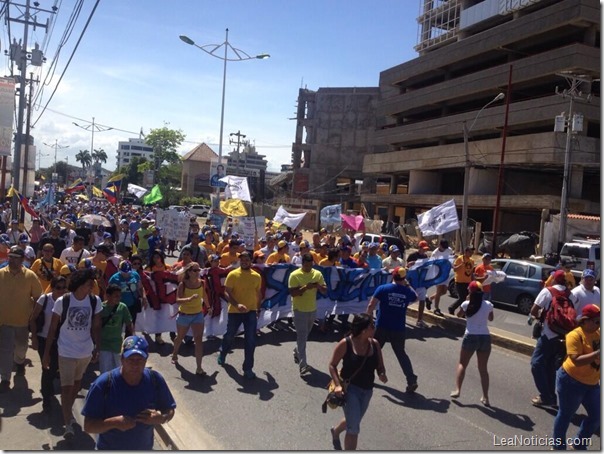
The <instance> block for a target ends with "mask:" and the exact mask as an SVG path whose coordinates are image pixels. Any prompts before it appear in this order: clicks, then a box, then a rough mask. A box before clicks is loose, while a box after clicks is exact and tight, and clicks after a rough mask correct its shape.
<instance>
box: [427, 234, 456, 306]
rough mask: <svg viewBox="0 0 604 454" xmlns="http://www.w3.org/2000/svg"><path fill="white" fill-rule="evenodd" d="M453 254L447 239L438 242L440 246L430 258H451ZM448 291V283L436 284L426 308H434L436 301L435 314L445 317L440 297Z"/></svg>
mask: <svg viewBox="0 0 604 454" xmlns="http://www.w3.org/2000/svg"><path fill="white" fill-rule="evenodd" d="M452 255H453V251H452V250H451V248H450V247H449V242H448V241H447V240H444V239H443V240H440V242H439V243H438V247H437V248H436V249H435V250H434V251H433V252H432V255H431V256H430V258H431V259H432V260H442V259H444V260H449V258H450V257H451V256H452ZM446 293H447V283H446V282H445V283H443V284H438V285H437V286H436V291H435V292H434V294H433V295H431V296H430V297H428V299H427V300H426V308H427V309H428V310H430V309H431V308H432V303H434V312H433V313H434V315H438V316H439V317H443V313H442V312H441V310H440V298H441V297H442V296H443V295H445V294H446Z"/></svg>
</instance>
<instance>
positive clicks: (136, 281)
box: [109, 256, 148, 325]
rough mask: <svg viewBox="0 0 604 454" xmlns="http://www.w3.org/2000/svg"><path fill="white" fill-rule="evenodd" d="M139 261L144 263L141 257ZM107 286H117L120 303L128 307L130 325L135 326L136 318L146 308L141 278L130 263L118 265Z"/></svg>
mask: <svg viewBox="0 0 604 454" xmlns="http://www.w3.org/2000/svg"><path fill="white" fill-rule="evenodd" d="M139 257H140V261H141V262H142V263H144V258H143V256H139ZM109 284H117V285H119V287H120V288H121V290H122V299H121V301H122V302H123V303H124V304H125V305H126V306H128V310H129V311H130V315H131V317H132V324H133V325H136V316H137V314H138V313H139V312H141V311H142V309H143V307H147V304H148V303H147V297H146V296H145V291H144V289H143V284H142V282H141V277H140V276H139V274H138V273H137V272H136V271H134V270H133V269H132V263H130V262H129V261H127V260H125V261H123V262H122V263H120V266H119V271H118V272H117V273H115V274H114V275H113V276H111V278H110V279H109Z"/></svg>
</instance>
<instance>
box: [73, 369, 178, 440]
mask: <svg viewBox="0 0 604 454" xmlns="http://www.w3.org/2000/svg"><path fill="white" fill-rule="evenodd" d="M153 373H154V374H155V378H153V379H152V378H151V371H150V370H149V369H145V370H144V371H143V378H142V380H141V382H140V383H139V384H138V385H135V386H130V385H129V384H127V383H126V382H125V380H124V379H123V377H122V375H121V373H120V368H119V367H118V368H117V369H113V370H112V371H109V372H105V373H104V374H101V375H100V376H99V377H98V378H97V379H96V380H95V381H94V382H93V383H92V385H91V386H90V390H89V391H88V394H87V396H86V401H85V402H84V408H83V409H82V414H83V415H84V416H87V417H88V418H92V419H106V418H111V417H112V416H120V415H124V416H130V417H131V418H135V417H136V415H138V414H139V413H140V412H141V411H142V410H146V409H151V410H159V411H161V412H162V413H163V412H165V411H167V410H169V409H170V408H176V402H175V401H174V397H172V393H171V392H170V390H169V389H168V385H167V384H166V381H165V380H164V378H163V377H162V376H161V375H160V374H159V372H153ZM109 374H112V375H111V382H110V383H109ZM97 449H119V450H122V451H127V450H140V449H144V450H147V451H151V450H152V449H153V426H151V425H148V424H142V423H137V424H136V426H135V427H133V428H132V429H130V430H126V431H124V432H122V431H121V430H118V429H111V430H108V431H107V432H105V433H102V434H99V438H98V441H97Z"/></svg>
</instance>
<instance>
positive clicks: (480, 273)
mask: <svg viewBox="0 0 604 454" xmlns="http://www.w3.org/2000/svg"><path fill="white" fill-rule="evenodd" d="M491 259H492V256H491V254H489V253H488V252H487V253H486V254H483V255H482V263H481V264H480V265H476V267H475V268H474V279H475V280H476V281H477V282H480V283H481V284H482V283H483V282H484V281H485V280H486V279H487V277H488V275H489V271H495V268H493V265H491ZM482 295H483V297H484V299H485V300H487V301H491V284H487V285H483V286H482Z"/></svg>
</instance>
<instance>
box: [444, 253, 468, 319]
mask: <svg viewBox="0 0 604 454" xmlns="http://www.w3.org/2000/svg"><path fill="white" fill-rule="evenodd" d="M473 253H474V248H473V247H471V246H466V248H465V249H464V252H463V254H462V255H460V256H459V257H457V258H456V259H455V262H454V263H453V271H454V273H455V290H457V299H456V300H455V302H454V303H453V304H451V305H450V306H449V307H448V309H449V314H451V315H453V314H454V313H455V310H456V309H457V308H458V307H459V306H461V303H463V302H464V301H465V300H466V298H467V296H468V284H469V283H470V282H472V272H473V270H474V260H473V259H472V254H473Z"/></svg>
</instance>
